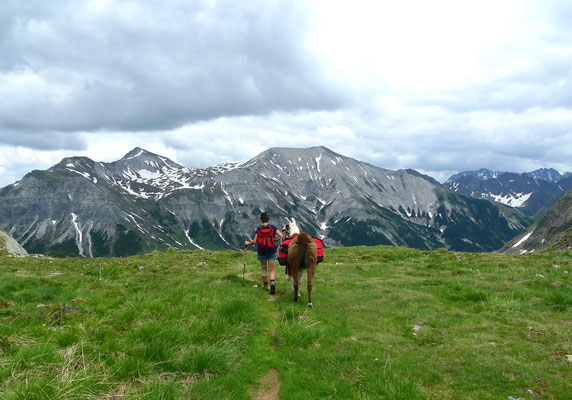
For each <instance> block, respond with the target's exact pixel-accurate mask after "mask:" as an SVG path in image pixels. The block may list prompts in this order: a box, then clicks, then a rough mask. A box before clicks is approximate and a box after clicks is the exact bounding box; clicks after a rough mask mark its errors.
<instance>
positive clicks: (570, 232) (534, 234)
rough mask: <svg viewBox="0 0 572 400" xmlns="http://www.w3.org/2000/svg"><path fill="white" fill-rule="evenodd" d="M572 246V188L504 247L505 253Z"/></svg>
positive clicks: (562, 248) (555, 249)
mask: <svg viewBox="0 0 572 400" xmlns="http://www.w3.org/2000/svg"><path fill="white" fill-rule="evenodd" d="M571 248H572V190H570V191H569V192H567V193H566V194H565V195H564V196H563V197H562V198H561V199H560V200H558V202H557V203H556V204H555V205H554V206H552V208H550V209H549V210H548V211H547V212H546V214H545V215H544V217H542V219H541V220H540V221H538V222H537V223H535V224H534V225H532V226H531V227H529V228H528V229H527V230H526V231H524V232H523V233H522V234H520V235H519V236H517V237H516V238H514V239H513V240H511V241H510V242H509V243H507V245H506V246H505V247H504V248H503V249H502V252H504V253H520V254H524V253H531V252H535V251H537V252H538V251H544V250H554V251H564V250H568V249H571Z"/></svg>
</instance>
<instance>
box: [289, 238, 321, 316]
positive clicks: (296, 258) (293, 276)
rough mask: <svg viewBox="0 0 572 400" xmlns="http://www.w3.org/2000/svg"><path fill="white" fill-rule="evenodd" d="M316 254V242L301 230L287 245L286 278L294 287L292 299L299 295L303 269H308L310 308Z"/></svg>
mask: <svg viewBox="0 0 572 400" xmlns="http://www.w3.org/2000/svg"><path fill="white" fill-rule="evenodd" d="M317 262H318V254H317V247H316V242H315V241H314V239H312V237H311V236H310V235H308V234H307V233H305V232H302V233H300V234H298V235H296V237H294V239H293V240H292V242H291V243H290V245H289V246H288V280H289V281H290V283H292V280H294V282H293V283H292V285H293V287H294V301H298V297H299V296H300V283H301V281H302V275H303V274H304V270H307V271H308V307H310V308H312V281H313V280H314V274H315V273H316V264H317Z"/></svg>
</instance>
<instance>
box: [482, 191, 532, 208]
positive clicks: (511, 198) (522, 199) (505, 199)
mask: <svg viewBox="0 0 572 400" xmlns="http://www.w3.org/2000/svg"><path fill="white" fill-rule="evenodd" d="M531 195H532V193H514V194H507V195H504V196H502V195H494V194H492V193H491V194H489V196H490V198H491V199H493V200H494V201H497V202H499V203H502V204H506V205H507V206H511V207H522V206H523V205H524V203H526V201H527V200H528V199H529V198H530V196H531Z"/></svg>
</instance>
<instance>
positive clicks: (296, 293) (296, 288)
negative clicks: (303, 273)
mask: <svg viewBox="0 0 572 400" xmlns="http://www.w3.org/2000/svg"><path fill="white" fill-rule="evenodd" d="M290 273H291V274H292V275H291V276H292V279H293V280H294V301H298V296H299V294H300V293H299V292H300V287H299V286H298V284H299V282H300V280H299V279H298V267H297V266H296V267H293V266H292V265H291V266H290Z"/></svg>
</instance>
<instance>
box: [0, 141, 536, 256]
mask: <svg viewBox="0 0 572 400" xmlns="http://www.w3.org/2000/svg"><path fill="white" fill-rule="evenodd" d="M261 211H266V212H268V213H269V214H270V216H271V221H270V222H271V223H272V224H274V225H276V226H279V227H281V226H282V225H283V224H284V223H285V222H286V217H290V218H292V217H293V218H296V220H297V221H298V223H299V225H300V227H301V229H302V230H304V231H306V232H308V233H310V234H312V235H314V236H319V237H322V238H325V244H326V245H327V246H348V245H378V244H387V245H399V246H408V247H413V248H418V249H425V250H432V249H436V248H447V249H452V250H460V251H492V250H496V249H498V248H500V247H502V246H503V245H504V244H505V243H506V242H507V241H508V240H510V239H511V238H512V237H514V236H515V235H517V234H518V233H519V232H520V231H521V230H522V229H524V228H525V227H527V226H528V225H530V223H531V221H530V220H529V219H528V218H527V217H525V216H523V215H522V214H521V213H519V212H518V211H515V210H514V209H511V208H510V207H505V206H503V205H502V204H493V203H492V202H490V201H486V200H479V199H473V198H470V197H467V196H463V195H460V194H457V193H454V192H452V191H450V190H447V189H445V188H443V187H441V186H440V185H439V184H438V182H436V181H434V180H433V179H431V178H429V177H427V176H423V175H421V174H419V173H418V172H416V171H413V170H398V171H392V170H387V169H383V168H378V167H374V166H372V165H370V164H367V163H364V162H360V161H358V160H355V159H352V158H349V157H345V156H343V155H340V154H337V153H334V152H333V151H331V150H329V149H327V148H325V147H311V148H307V149H295V148H272V149H269V150H266V151H264V152H262V153H261V154H259V155H258V156H256V157H254V158H253V159H251V160H249V161H246V162H242V163H223V164H220V165H217V166H214V167H210V168H206V169H196V168H187V167H184V166H181V165H179V164H177V163H175V162H173V161H171V160H169V159H167V158H165V157H162V156H160V155H157V154H153V153H150V152H148V151H146V150H143V149H141V148H136V149H134V150H132V151H131V152H129V153H128V154H127V155H126V156H125V157H123V158H122V159H121V160H118V161H115V162H112V163H100V162H95V161H93V160H90V159H89V158H85V157H70V158H65V159H64V160H62V161H61V162H60V163H58V164H57V165H55V166H53V167H51V168H50V169H48V170H46V171H32V172H31V173H29V174H28V175H26V176H25V177H24V178H23V179H22V180H21V181H19V182H16V183H14V184H12V185H9V186H6V187H5V188H2V189H0V227H2V228H4V229H6V230H7V231H9V232H10V233H11V234H12V235H13V236H14V238H16V239H17V240H18V241H19V242H20V243H21V244H22V246H24V247H25V248H26V249H27V250H28V251H29V252H32V253H38V254H48V255H56V256H57V255H75V256H77V255H79V256H83V257H98V256H127V255H131V254H141V253H145V252H149V251H153V250H164V249H167V248H169V247H173V248H176V249H183V248H187V249H196V248H206V249H213V250H215V249H242V248H243V245H244V240H245V239H247V238H248V239H251V238H252V237H253V234H254V230H255V228H256V226H257V225H258V224H259V223H260V221H259V220H258V217H259V215H260V212H261Z"/></svg>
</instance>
